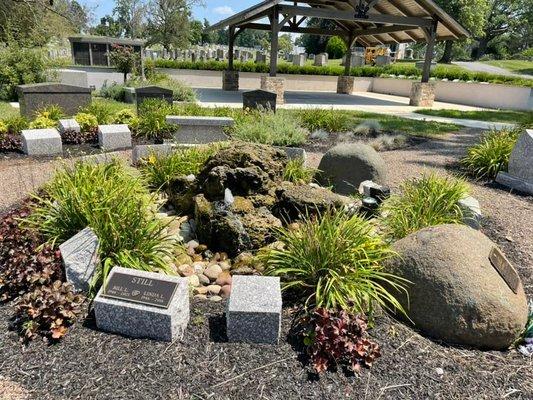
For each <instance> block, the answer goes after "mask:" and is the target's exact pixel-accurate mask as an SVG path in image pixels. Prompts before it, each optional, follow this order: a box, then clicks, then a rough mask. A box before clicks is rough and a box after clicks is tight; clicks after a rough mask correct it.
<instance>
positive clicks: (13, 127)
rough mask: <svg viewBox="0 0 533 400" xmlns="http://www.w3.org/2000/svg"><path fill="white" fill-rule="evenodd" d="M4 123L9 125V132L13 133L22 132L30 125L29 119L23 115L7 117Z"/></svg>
mask: <svg viewBox="0 0 533 400" xmlns="http://www.w3.org/2000/svg"><path fill="white" fill-rule="evenodd" d="M4 123H5V124H6V125H7V130H8V133H11V134H12V135H18V134H20V133H21V132H22V131H23V130H24V129H27V128H28V126H29V123H28V120H27V119H26V118H25V117H23V116H21V115H17V116H15V117H9V118H6V119H5V120H4Z"/></svg>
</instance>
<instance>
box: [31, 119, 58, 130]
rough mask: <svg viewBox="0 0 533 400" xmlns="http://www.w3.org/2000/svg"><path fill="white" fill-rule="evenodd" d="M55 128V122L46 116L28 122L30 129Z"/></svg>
mask: <svg viewBox="0 0 533 400" xmlns="http://www.w3.org/2000/svg"><path fill="white" fill-rule="evenodd" d="M56 126H57V121H54V120H53V119H50V118H48V117H46V116H39V117H37V118H35V119H34V120H33V121H32V122H30V129H44V128H55V127H56Z"/></svg>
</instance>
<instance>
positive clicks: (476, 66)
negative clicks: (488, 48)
mask: <svg viewBox="0 0 533 400" xmlns="http://www.w3.org/2000/svg"><path fill="white" fill-rule="evenodd" d="M452 64H455V65H458V66H460V67H463V68H466V69H468V70H470V71H474V72H486V73H489V74H497V75H505V76H515V77H517V78H526V79H533V75H525V74H515V73H514V72H511V71H509V70H506V69H505V68H500V67H495V66H494V65H489V64H485V63H482V62H476V61H454V62H452Z"/></svg>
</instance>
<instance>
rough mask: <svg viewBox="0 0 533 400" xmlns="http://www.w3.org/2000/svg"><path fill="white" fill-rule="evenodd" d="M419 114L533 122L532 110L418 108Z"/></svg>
mask: <svg viewBox="0 0 533 400" xmlns="http://www.w3.org/2000/svg"><path fill="white" fill-rule="evenodd" d="M416 113H417V114H424V115H433V116H436V117H446V118H458V119H475V120H478V121H486V122H508V123H512V124H525V123H527V124H530V125H531V124H532V122H533V112H532V111H512V110H482V111H458V110H430V109H421V110H416Z"/></svg>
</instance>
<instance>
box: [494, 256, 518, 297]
mask: <svg viewBox="0 0 533 400" xmlns="http://www.w3.org/2000/svg"><path fill="white" fill-rule="evenodd" d="M489 260H490V263H491V264H492V266H493V267H494V268H495V269H496V271H498V273H499V274H500V275H501V277H502V278H503V280H504V281H505V283H507V286H509V288H510V289H511V290H512V291H513V292H514V293H518V286H519V285H520V277H519V276H518V273H517V272H516V270H515V269H514V267H513V266H512V265H511V263H510V262H509V260H508V259H507V257H505V255H504V254H503V253H502V252H501V250H500V249H499V248H497V247H493V248H492V250H491V251H490V254H489Z"/></svg>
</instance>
